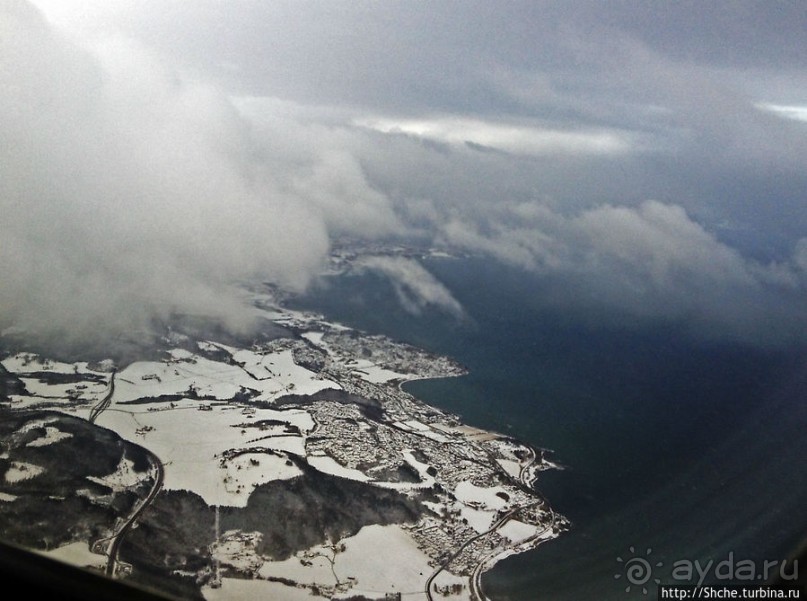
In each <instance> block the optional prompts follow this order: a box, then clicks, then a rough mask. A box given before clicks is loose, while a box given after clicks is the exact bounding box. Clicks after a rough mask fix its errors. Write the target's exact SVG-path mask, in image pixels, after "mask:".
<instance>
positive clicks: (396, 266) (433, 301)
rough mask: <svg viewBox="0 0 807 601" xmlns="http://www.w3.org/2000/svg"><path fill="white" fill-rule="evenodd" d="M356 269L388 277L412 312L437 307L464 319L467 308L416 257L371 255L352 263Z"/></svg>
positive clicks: (459, 318)
mask: <svg viewBox="0 0 807 601" xmlns="http://www.w3.org/2000/svg"><path fill="white" fill-rule="evenodd" d="M353 269H354V270H358V271H365V270H366V271H372V272H375V273H379V274H381V275H383V276H385V277H387V278H388V279H389V281H390V283H391V284H392V286H393V289H394V290H395V294H396V295H397V297H398V301H399V302H400V303H401V306H402V307H403V308H404V309H405V310H406V311H408V312H409V313H411V314H412V315H421V314H422V313H423V311H424V310H427V309H437V310H440V311H443V312H444V313H447V314H449V315H451V316H452V317H454V318H455V319H457V320H462V319H464V318H465V317H466V315H465V310H464V309H463V308H462V305H460V303H459V301H457V299H456V298H454V295H453V294H451V291H450V290H449V289H448V288H446V287H445V285H443V284H442V283H441V282H440V281H439V280H437V278H435V277H434V276H433V275H432V274H431V273H429V272H428V271H427V270H426V269H425V268H424V267H423V266H422V265H421V264H420V263H418V262H417V261H415V260H414V259H407V258H405V257H388V256H368V257H360V258H359V259H358V260H357V261H355V262H354V263H353Z"/></svg>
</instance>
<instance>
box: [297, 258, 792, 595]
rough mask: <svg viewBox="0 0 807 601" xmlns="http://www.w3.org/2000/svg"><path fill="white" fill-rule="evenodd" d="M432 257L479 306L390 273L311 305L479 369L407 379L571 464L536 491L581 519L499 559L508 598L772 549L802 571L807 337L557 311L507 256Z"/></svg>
mask: <svg viewBox="0 0 807 601" xmlns="http://www.w3.org/2000/svg"><path fill="white" fill-rule="evenodd" d="M424 265H425V266H426V267H427V268H428V269H429V270H430V271H431V272H432V273H433V274H434V275H435V276H436V277H437V278H438V279H439V280H440V281H442V282H443V283H444V284H445V285H446V286H447V287H448V288H449V289H450V290H451V291H452V293H453V294H454V295H455V297H456V298H457V299H458V300H459V302H460V303H461V304H462V305H463V307H464V308H465V310H466V312H467V316H466V317H465V318H463V319H457V318H455V317H452V316H450V315H448V314H446V313H443V312H441V311H439V310H437V309H435V308H430V307H425V308H424V310H423V311H422V312H421V314H419V315H413V314H411V313H409V312H407V311H405V310H404V309H403V307H402V305H401V303H400V302H398V298H397V296H396V292H395V290H394V288H393V287H392V286H391V285H390V283H389V282H388V281H387V280H385V279H384V278H383V277H381V276H378V275H374V274H372V273H364V274H363V275H342V276H336V277H331V278H327V280H326V281H325V283H324V284H323V285H322V286H321V287H318V288H316V289H315V290H314V291H312V292H311V293H310V294H309V295H308V296H307V297H306V298H304V299H300V301H299V303H298V305H299V306H300V307H303V308H308V309H316V310H318V311H321V312H323V313H324V314H325V315H327V316H328V317H329V318H331V319H335V320H339V321H342V322H344V323H346V324H349V325H351V326H354V327H357V328H360V329H363V330H365V331H368V332H371V333H382V334H386V335H389V336H392V337H394V338H397V339H400V340H404V341H406V342H410V343H412V344H415V345H417V346H420V347H422V348H425V349H428V350H430V351H433V352H438V353H443V354H446V355H449V356H451V357H453V358H455V359H456V360H458V361H460V362H461V363H463V364H464V365H465V366H466V367H467V368H468V369H469V374H468V375H467V376H463V377H460V378H449V379H441V380H427V381H417V382H412V383H409V384H407V386H406V389H407V390H408V391H409V392H411V393H412V394H414V395H415V396H417V397H419V398H420V399H422V400H423V401H425V402H427V403H429V404H431V405H434V406H437V407H440V408H442V409H445V410H448V411H451V412H454V413H456V414H459V415H460V416H461V417H462V418H463V420H464V421H465V422H466V423H469V424H471V425H474V426H478V427H482V428H486V429H490V430H495V431H498V432H503V433H506V434H509V435H512V436H514V437H516V438H518V439H520V440H523V441H524V442H527V443H529V444H532V445H533V446H535V447H540V448H544V449H547V450H549V451H551V453H550V457H551V458H552V459H553V460H554V461H555V462H557V463H559V464H561V465H562V466H563V467H564V469H562V470H550V471H546V472H543V473H542V474H541V476H540V478H539V480H538V482H537V484H536V488H537V489H538V490H539V491H540V492H541V493H542V494H543V495H544V496H545V497H546V498H547V499H548V501H549V503H550V504H551V505H552V507H553V508H554V509H555V510H557V511H559V512H561V513H562V514H564V515H565V516H566V517H567V518H569V520H570V521H571V523H572V527H571V529H570V530H569V531H568V532H566V533H563V534H562V535H561V536H560V537H559V538H557V539H555V540H552V541H549V542H547V543H545V544H543V545H541V546H540V547H539V548H538V549H536V550H533V551H531V552H528V553H524V554H521V555H518V556H514V557H511V558H508V559H506V560H504V561H502V562H500V563H499V564H498V565H497V566H496V567H495V568H494V569H493V570H491V571H490V572H488V573H487V574H486V575H485V576H484V578H483V586H484V589H485V591H486V593H487V594H488V595H489V596H490V597H491V598H492V599H494V600H495V601H536V600H541V599H548V600H551V601H565V600H575V601H580V600H587V599H592V600H594V599H596V600H608V599H615V600H618V599H639V598H648V597H649V598H656V584H657V583H656V581H657V580H658V581H660V582H661V583H662V584H679V583H680V584H694V583H696V582H697V580H698V569H700V571H701V572H703V573H705V574H706V576H705V578H704V582H707V583H709V582H713V583H724V582H728V581H733V582H742V581H744V580H743V579H745V578H748V577H749V569H751V571H754V570H755V574H754V577H755V578H756V577H757V576H763V572H764V568H765V566H764V562H765V561H768V562H776V563H775V565H774V564H770V565H771V567H769V568H768V572H769V575H773V574H775V573H777V572H780V571H781V573H783V574H784V575H785V576H786V577H788V578H789V577H792V576H793V574H794V568H795V570H796V571H798V568H799V566H798V565H797V564H795V565H794V561H793V554H794V552H795V551H796V550H797V549H798V548H799V546H800V545H801V544H802V543H803V542H804V541H805V539H807V469H806V468H807V463H806V462H805V458H807V436H805V433H807V349H794V348H788V349H770V348H769V349H761V348H756V347H754V346H752V345H748V344H740V343H736V342H727V341H716V340H707V339H704V338H702V337H700V336H698V335H697V333H695V334H693V333H692V332H691V331H687V330H685V328H684V327H683V325H682V324H661V323H634V322H632V321H631V320H630V319H627V318H625V317H624V316H622V317H619V316H613V315H611V316H609V315H607V314H605V313H602V314H599V315H592V314H585V313H584V312H582V311H581V310H579V309H571V308H563V307H558V306H554V307H553V306H551V305H549V304H547V303H546V302H544V299H546V298H547V297H550V296H551V295H552V290H550V289H548V288H547V283H546V282H545V281H541V280H539V279H537V278H534V277H530V276H527V275H526V274H524V273H522V272H520V271H519V270H516V269H507V268H504V267H502V265H500V264H498V263H494V262H491V261H485V260H481V259H447V258H446V259H429V260H428V261H426V262H425V263H424ZM636 558H641V559H642V560H644V562H645V563H644V566H645V567H646V568H648V567H649V570H646V572H645V573H643V574H641V575H639V574H637V573H635V572H634V573H630V574H629V573H628V566H629V565H630V564H632V563H636V561H637V560H636ZM710 561H711V562H712V563H711V564H710V563H709V562H710ZM788 562H789V563H788ZM687 569H689V573H691V574H692V575H693V578H694V579H693V580H686V579H685V577H686V575H687ZM804 572H807V565H804V566H802V567H801V573H799V577H800V579H801V580H802V581H803V579H804V578H803V577H804V574H803V573H804ZM760 581H761V580H760Z"/></svg>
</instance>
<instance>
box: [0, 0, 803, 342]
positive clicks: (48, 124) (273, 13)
mask: <svg viewBox="0 0 807 601" xmlns="http://www.w3.org/2000/svg"><path fill="white" fill-rule="evenodd" d="M34 4H35V5H36V6H34V5H32V4H29V3H27V2H25V1H22V0H0V33H2V36H0V61H2V62H3V64H2V70H1V71H0V132H2V137H3V144H2V147H1V148H0V169H2V178H0V194H2V198H0V203H2V214H3V218H2V222H0V228H2V230H1V231H0V234H1V235H2V238H0V249H2V265H0V270H1V271H0V278H2V279H0V321H2V322H3V325H8V324H10V323H19V324H22V325H23V326H25V327H29V328H33V327H39V328H44V329H49V330H51V331H52V332H60V333H65V334H67V335H73V334H76V333H77V332H80V333H86V332H90V331H93V330H95V329H97V328H99V324H108V325H109V327H111V328H113V329H114V328H120V327H144V324H147V323H148V321H149V320H150V319H151V318H153V317H154V316H155V315H157V316H160V315H167V314H168V313H170V312H171V311H177V310H179V311H191V312H194V311H199V312H206V313H214V314H218V315H220V316H222V317H226V318H228V319H230V320H231V321H232V322H233V324H234V325H237V322H238V319H237V316H238V313H239V309H238V307H239V306H240V304H239V303H240V300H239V298H238V295H237V293H236V292H235V288H234V287H233V284H234V283H237V282H241V281H244V280H248V279H250V278H255V277H261V278H268V279H272V280H275V281H277V282H279V283H281V284H283V285H286V286H290V287H298V288H301V287H304V286H305V285H306V283H307V282H308V281H309V279H310V278H311V277H312V276H313V275H314V274H315V273H317V271H318V270H319V269H320V267H321V264H322V260H323V259H324V257H325V255H326V253H327V250H328V248H329V245H330V244H331V243H332V242H333V240H335V239H337V238H338V237H340V236H345V235H348V236H352V237H359V238H362V237H363V238H368V239H383V238H385V237H391V236H406V237H412V238H417V239H420V240H422V241H426V242H430V243H431V242H433V243H441V244H449V245H454V246H459V247H462V248H465V249H467V250H473V251H477V252H482V253H485V254H488V255H490V256H492V257H495V258H496V259H498V260H501V261H503V262H506V263H508V264H512V265H516V266H519V267H520V268H523V269H524V270H525V271H526V272H528V273H530V274H532V277H538V278H545V279H546V280H547V281H552V282H554V283H555V284H554V285H555V287H556V289H557V290H562V291H565V293H562V294H561V297H563V298H561V299H560V300H558V302H562V303H570V304H571V305H579V306H583V307H591V306H596V307H598V308H600V309H603V310H606V311H607V310H611V309H613V310H614V311H618V312H620V313H621V314H627V315H632V316H635V317H636V318H639V319H646V318H648V319H674V320H679V321H680V320H685V321H688V322H690V323H691V325H692V327H693V328H696V329H701V330H703V331H709V332H715V333H716V334H715V335H718V336H729V337H734V338H742V339H744V340H749V341H752V342H759V343H762V342H765V343H768V342H771V341H773V342H780V341H783V340H793V339H799V338H800V337H801V339H802V340H803V338H804V335H803V334H800V332H803V331H807V302H805V301H806V299H807V294H806V293H807V168H805V167H807V7H805V5H804V3H802V2H799V1H793V2H785V1H783V2H743V1H739V0H737V1H731V2H699V1H692V2H686V1H680V2H639V1H634V2H628V1H624V2H623V1H616V0H612V1H609V2H593V1H592V2H586V1H571V0H569V1H562V2H560V1H559V2H538V1H530V2H508V3H503V2H493V1H490V2H473V1H470V0H464V1H461V2H460V1H458V2H449V1H446V2H414V1H410V2H383V1H382V2H378V1H374V2H358V1H350V2H347V1H345V2H303V1H293V2H283V1H271V2H263V1H246V0H244V1H237V0H227V1H213V0H194V1H192V2H190V1H188V2H177V1H170V0H161V1H160V2H157V1H152V0H138V1H132V2H124V1H116V2H107V1H101V0H94V1H86V2H81V1H78V0H76V1H73V0H70V1H68V0H37V1H36V2H35V3H34ZM364 268H376V269H378V270H379V271H380V272H382V273H384V274H385V275H387V276H388V277H390V278H393V279H394V278H395V277H397V276H396V274H398V275H400V276H401V277H404V276H405V277H407V278H409V280H410V281H411V280H412V278H413V277H414V276H415V275H417V274H420V273H421V271H419V270H418V269H417V267H416V266H408V267H405V266H403V265H402V264H395V265H388V264H383V265H382V264H373V263H370V264H367V265H365V266H364ZM426 275H427V274H423V277H426ZM438 284H439V283H437V282H435V281H430V282H424V285H423V286H420V287H418V286H415V287H414V288H412V287H407V288H406V289H407V290H410V291H411V290H418V289H420V290H429V291H430V294H431V297H430V298H431V299H432V300H433V299H440V298H442V299H445V303H446V308H447V310H449V311H450V312H454V313H456V312H458V311H460V310H461V309H460V308H459V307H457V306H454V305H453V304H452V303H455V302H456V301H455V300H454V298H453V297H452V296H451V294H450V291H440V292H439V293H437V292H435V290H436V288H435V286H436V285H438ZM399 289H400V288H399ZM564 294H565V295H566V297H564ZM407 298H409V297H407ZM409 300H410V301H411V302H412V303H414V305H413V306H415V305H417V303H416V302H415V300H414V299H409ZM122 315H125V316H126V317H125V318H123V317H122ZM82 324H84V325H83V326H82Z"/></svg>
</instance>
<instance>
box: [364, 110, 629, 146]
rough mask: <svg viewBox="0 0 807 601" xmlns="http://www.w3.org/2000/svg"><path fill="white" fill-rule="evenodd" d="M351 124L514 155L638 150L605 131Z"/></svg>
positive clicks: (389, 121) (468, 123) (446, 122)
mask: <svg viewBox="0 0 807 601" xmlns="http://www.w3.org/2000/svg"><path fill="white" fill-rule="evenodd" d="M354 123H355V124H356V125H357V126H359V127H366V128H369V129H373V130H376V131H379V132H382V133H386V134H396V133H398V134H407V135H411V136H417V137H419V138H424V139H428V140H433V141H436V142H444V143H448V144H453V145H465V144H468V143H471V144H477V145H479V146H483V147H486V148H491V149H495V150H501V151H504V152H509V153H513V154H523V155H546V154H582V155H586V154H593V155H613V154H617V155H618V154H624V153H627V152H631V151H634V150H636V149H637V142H636V140H635V136H633V135H632V134H629V133H627V132H622V131H617V130H608V129H583V130H562V129H553V128H545V127H537V126H534V125H524V124H517V123H498V122H493V121H483V120H480V119H470V118H463V117H439V118H431V119H394V118H373V117H370V118H359V119H355V120H354Z"/></svg>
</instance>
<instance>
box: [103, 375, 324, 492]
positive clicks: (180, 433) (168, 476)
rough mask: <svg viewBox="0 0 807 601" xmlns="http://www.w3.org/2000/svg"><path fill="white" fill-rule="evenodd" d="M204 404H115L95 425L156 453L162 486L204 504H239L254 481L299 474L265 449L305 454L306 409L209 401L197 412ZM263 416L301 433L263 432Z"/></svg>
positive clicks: (308, 418)
mask: <svg viewBox="0 0 807 601" xmlns="http://www.w3.org/2000/svg"><path fill="white" fill-rule="evenodd" d="M115 394H116V396H117V391H116V393H115ZM203 405H204V403H203V402H201V401H198V400H191V399H182V400H179V401H177V402H175V403H173V408H171V406H170V405H168V404H167V403H147V404H142V405H140V404H138V405H129V406H120V405H114V406H113V407H111V408H110V409H108V410H106V411H104V412H103V413H101V415H100V416H99V417H98V420H97V423H98V425H100V426H103V427H105V428H109V429H111V430H114V431H115V432H117V433H118V435H120V436H121V437H122V438H124V439H126V440H129V441H131V442H134V443H135V444H139V445H142V446H145V447H147V448H148V449H149V450H150V451H152V452H153V453H154V454H155V455H157V457H159V458H160V459H161V460H162V461H163V463H164V465H165V484H164V486H165V488H166V490H190V491H193V492H195V493H197V494H198V495H200V496H201V497H202V498H204V499H205V501H206V502H207V503H208V505H229V506H234V507H244V506H246V503H247V499H248V498H249V495H250V494H251V493H252V490H253V489H254V488H255V487H256V486H258V485H259V484H262V483H264V482H268V481H270V480H275V479H287V478H293V477H294V476H296V475H298V474H299V470H298V468H296V467H294V466H293V465H292V466H289V465H286V463H285V459H283V460H282V461H278V459H279V458H278V457H273V456H272V455H271V454H267V453H266V452H265V451H267V450H276V451H279V452H282V453H292V454H295V455H299V456H301V457H305V435H306V433H308V432H309V431H310V430H311V429H312V428H313V427H314V422H313V420H312V419H311V416H310V415H309V414H308V413H307V412H305V411H301V410H297V409H294V410H288V411H278V410H274V409H254V408H250V409H248V410H244V409H243V408H242V407H238V406H235V405H212V406H211V405H208V406H210V407H211V410H209V411H202V410H200V409H199V407H200V406H203ZM245 411H247V412H246V413H245ZM262 420H274V421H279V422H284V423H286V424H289V425H290V426H294V427H296V428H297V429H299V431H300V434H299V435H291V434H282V435H278V436H271V435H268V434H267V432H266V431H262V430H261V427H260V422H261V421H262ZM234 449H236V450H239V451H249V452H251V455H250V456H249V457H246V458H244V457H241V458H235V459H227V458H226V457H225V452H226V451H230V450H234ZM256 455H260V457H255V456H256ZM251 460H255V461H257V465H255V464H253V463H252V461H251Z"/></svg>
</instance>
